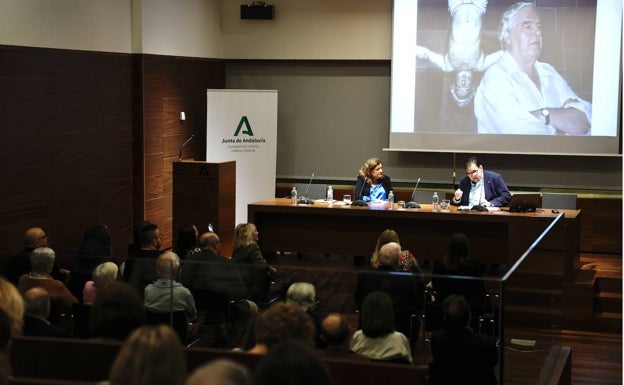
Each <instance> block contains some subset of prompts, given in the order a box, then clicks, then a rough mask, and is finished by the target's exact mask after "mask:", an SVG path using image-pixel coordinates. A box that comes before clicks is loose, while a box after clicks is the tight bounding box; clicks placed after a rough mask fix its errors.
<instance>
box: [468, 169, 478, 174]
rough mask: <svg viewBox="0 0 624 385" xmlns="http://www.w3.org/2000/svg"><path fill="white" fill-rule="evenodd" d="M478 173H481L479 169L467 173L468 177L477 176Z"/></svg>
mask: <svg viewBox="0 0 624 385" xmlns="http://www.w3.org/2000/svg"><path fill="white" fill-rule="evenodd" d="M478 172H479V169H476V170H472V171H466V175H468V176H472V175H475V174H476V173H478Z"/></svg>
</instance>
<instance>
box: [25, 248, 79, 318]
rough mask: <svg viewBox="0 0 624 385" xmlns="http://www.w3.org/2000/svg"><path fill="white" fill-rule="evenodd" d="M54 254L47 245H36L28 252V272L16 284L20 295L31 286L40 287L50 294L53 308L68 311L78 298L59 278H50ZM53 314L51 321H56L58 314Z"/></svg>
mask: <svg viewBox="0 0 624 385" xmlns="http://www.w3.org/2000/svg"><path fill="white" fill-rule="evenodd" d="M55 259H56V254H55V253H54V250H52V249H51V248H49V247H38V248H36V249H35V250H33V252H32V253H31V254H30V265H31V270H30V273H28V274H24V275H22V276H21V277H20V279H19V284H18V286H17V288H18V290H19V291H20V293H22V295H23V294H24V293H26V292H27V291H28V290H29V289H32V288H33V287H42V288H44V289H46V290H47V292H48V293H49V294H50V301H51V302H52V306H53V307H55V309H58V310H59V311H61V312H63V311H64V312H70V311H71V309H72V305H73V304H75V303H78V298H76V297H74V296H73V294H72V293H71V292H70V291H69V289H67V287H66V286H65V284H64V283H63V282H61V281H59V280H56V279H54V278H52V276H51V275H50V273H51V272H52V267H53V266H54V260H55ZM55 309H53V311H52V312H53V314H52V317H51V322H52V323H58V321H59V317H58V315H55V314H54V310H55Z"/></svg>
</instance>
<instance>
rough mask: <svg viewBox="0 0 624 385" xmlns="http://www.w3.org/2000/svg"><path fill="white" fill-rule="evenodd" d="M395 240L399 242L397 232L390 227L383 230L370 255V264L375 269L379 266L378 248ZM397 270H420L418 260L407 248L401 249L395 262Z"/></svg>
mask: <svg viewBox="0 0 624 385" xmlns="http://www.w3.org/2000/svg"><path fill="white" fill-rule="evenodd" d="M390 242H396V243H398V244H401V241H400V240H399V234H397V232H396V231H394V230H392V229H386V230H384V231H383V232H382V233H381V235H379V238H378V239H377V245H376V246H375V250H374V251H373V255H372V256H371V266H372V267H373V268H374V269H377V268H378V267H379V266H380V262H379V249H381V247H382V246H383V245H385V244H387V243H390ZM397 270H398V271H413V272H421V269H420V266H419V265H418V261H416V258H414V256H413V255H412V253H411V252H410V251H409V250H405V249H403V250H401V256H400V257H399V262H398V264H397Z"/></svg>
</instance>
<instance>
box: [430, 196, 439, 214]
mask: <svg viewBox="0 0 624 385" xmlns="http://www.w3.org/2000/svg"><path fill="white" fill-rule="evenodd" d="M439 201H440V198H438V193H437V192H434V193H433V197H432V198H431V206H432V210H433V211H438V202H439Z"/></svg>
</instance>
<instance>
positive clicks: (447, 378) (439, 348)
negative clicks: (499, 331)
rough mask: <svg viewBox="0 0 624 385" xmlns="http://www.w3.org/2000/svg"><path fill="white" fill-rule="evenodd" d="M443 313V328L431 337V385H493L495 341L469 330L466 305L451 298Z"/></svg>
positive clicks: (447, 299)
mask: <svg viewBox="0 0 624 385" xmlns="http://www.w3.org/2000/svg"><path fill="white" fill-rule="evenodd" d="M443 313H444V323H445V328H444V329H441V330H438V331H435V332H433V333H432V335H431V353H432V354H433V361H432V362H431V364H430V365H429V375H430V384H431V385H443V384H475V385H476V384H479V385H495V384H496V383H497V380H496V375H495V374H494V367H495V366H496V364H497V363H498V348H497V346H496V340H495V339H494V338H493V337H490V336H487V335H482V334H477V333H475V332H474V331H473V330H472V329H471V328H470V326H469V325H470V317H471V315H470V305H469V304H468V301H466V299H465V298H464V297H463V296H461V295H451V296H449V297H447V298H446V300H444V304H443Z"/></svg>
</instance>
